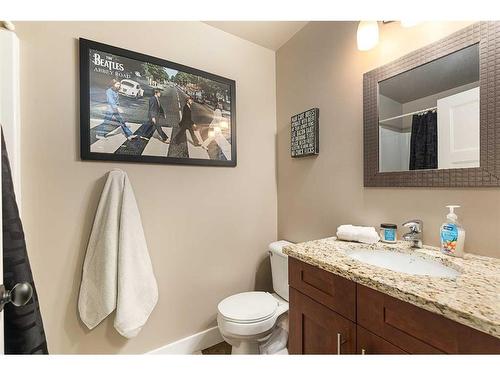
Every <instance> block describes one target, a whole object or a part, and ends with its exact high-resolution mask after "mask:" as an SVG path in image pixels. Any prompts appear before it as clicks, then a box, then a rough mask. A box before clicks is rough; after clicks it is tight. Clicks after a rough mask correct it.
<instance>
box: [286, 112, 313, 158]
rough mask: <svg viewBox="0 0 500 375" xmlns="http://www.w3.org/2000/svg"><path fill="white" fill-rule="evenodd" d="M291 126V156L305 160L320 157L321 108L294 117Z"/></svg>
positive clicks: (291, 119)
mask: <svg viewBox="0 0 500 375" xmlns="http://www.w3.org/2000/svg"><path fill="white" fill-rule="evenodd" d="M290 125H291V126H290V136H291V137H290V138H291V139H290V156H291V157H292V158H303V157H306V156H314V155H318V154H319V108H311V109H308V110H307V111H304V112H301V113H298V114H296V115H294V116H292V117H291V118H290ZM299 133H300V134H299Z"/></svg>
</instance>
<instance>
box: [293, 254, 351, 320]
mask: <svg viewBox="0 0 500 375" xmlns="http://www.w3.org/2000/svg"><path fill="white" fill-rule="evenodd" d="M288 283H289V284H290V287H292V288H295V289H297V290H298V291H300V292H302V293H304V294H306V295H307V296H309V297H311V298H312V299H313V300H315V301H317V302H319V303H321V304H323V305H325V306H326V307H328V308H330V309H332V310H333V311H335V312H337V313H339V314H341V315H343V316H344V317H346V318H348V319H350V320H352V321H355V319H356V283H354V282H352V281H350V280H347V279H345V278H343V277H340V276H337V275H334V274H333V273H331V272H328V271H325V270H322V269H320V268H318V267H314V266H311V265H310V264H307V263H304V262H302V261H300V260H297V259H295V258H292V257H289V258H288Z"/></svg>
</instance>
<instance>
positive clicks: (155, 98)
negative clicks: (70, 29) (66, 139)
mask: <svg viewBox="0 0 500 375" xmlns="http://www.w3.org/2000/svg"><path fill="white" fill-rule="evenodd" d="M235 91H236V90H235V82H234V81H233V80H230V79H227V78H223V77H219V76H217V75H214V74H211V73H207V72H204V71H201V70H198V69H194V68H191V67H187V66H184V65H180V64H176V63H173V62H170V61H166V60H162V59H159V58H156V57H152V56H147V55H143V54H140V53H137V52H132V51H128V50H124V49H121V48H117V47H112V46H108V45H105V44H102V43H97V42H93V41H90V40H86V39H80V138H81V141H80V144H81V146H80V147H81V157H82V159H84V160H85V159H92V160H115V161H132V162H148V163H149V162H154V163H176V164H198V165H214V166H235V165H236V124H235V118H236V116H235Z"/></svg>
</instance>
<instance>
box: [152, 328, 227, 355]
mask: <svg viewBox="0 0 500 375" xmlns="http://www.w3.org/2000/svg"><path fill="white" fill-rule="evenodd" d="M222 341H224V340H223V339H222V336H221V335H220V332H219V328H218V327H212V328H209V329H207V330H205V331H202V332H198V333H195V334H194V335H192V336H188V337H184V338H183V339H180V340H178V341H175V342H172V343H170V344H167V345H165V346H162V347H160V348H158V349H155V350H152V351H150V352H147V353H146V354H199V353H198V352H200V351H201V350H203V349H206V348H209V347H211V346H213V345H216V344H218V343H220V342H222Z"/></svg>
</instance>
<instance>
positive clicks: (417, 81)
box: [377, 43, 480, 172]
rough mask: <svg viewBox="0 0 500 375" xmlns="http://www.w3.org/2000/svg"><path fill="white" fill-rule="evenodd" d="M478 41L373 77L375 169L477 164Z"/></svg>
mask: <svg viewBox="0 0 500 375" xmlns="http://www.w3.org/2000/svg"><path fill="white" fill-rule="evenodd" d="M479 86H480V84H479V44H478V43H476V44H473V45H470V46H468V47H466V48H462V49H460V50H458V51H455V52H453V53H450V54H448V55H445V56H442V57H440V58H438V59H435V60H433V61H430V62H427V63H425V64H423V65H419V66H417V67H415V68H413V69H411V70H407V71H405V72H403V73H400V74H397V75H395V76H392V77H389V78H386V79H384V80H381V81H378V100H377V103H378V132H379V134H378V135H379V136H378V140H379V145H378V146H379V147H378V149H379V155H378V156H379V172H400V171H410V170H422V169H424V170H425V169H455V168H478V167H479V166H480V140H479V134H480V132H479V129H480V123H479V111H480V106H479V104H480V103H479V91H480V87H479Z"/></svg>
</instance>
